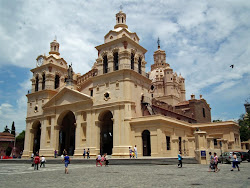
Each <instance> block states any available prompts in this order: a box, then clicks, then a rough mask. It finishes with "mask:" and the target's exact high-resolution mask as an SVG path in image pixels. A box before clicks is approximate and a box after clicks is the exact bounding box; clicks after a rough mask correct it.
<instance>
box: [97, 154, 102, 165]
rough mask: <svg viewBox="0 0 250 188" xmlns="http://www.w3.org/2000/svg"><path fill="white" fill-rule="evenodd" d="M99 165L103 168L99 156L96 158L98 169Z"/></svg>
mask: <svg viewBox="0 0 250 188" xmlns="http://www.w3.org/2000/svg"><path fill="white" fill-rule="evenodd" d="M98 163H99V164H100V165H101V166H102V163H101V155H100V154H99V155H97V157H96V167H97V166H98Z"/></svg>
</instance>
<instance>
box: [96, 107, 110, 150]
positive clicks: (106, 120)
mask: <svg viewBox="0 0 250 188" xmlns="http://www.w3.org/2000/svg"><path fill="white" fill-rule="evenodd" d="M112 118H113V115H112V113H111V112H110V111H106V112H103V113H102V114H100V117H99V121H100V122H101V124H100V153H101V154H104V153H107V154H108V155H111V154H112V149H113V121H112Z"/></svg>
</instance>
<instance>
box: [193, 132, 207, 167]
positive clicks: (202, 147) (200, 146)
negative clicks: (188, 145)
mask: <svg viewBox="0 0 250 188" xmlns="http://www.w3.org/2000/svg"><path fill="white" fill-rule="evenodd" d="M206 134H207V132H205V131H195V132H194V135H195V158H196V160H198V161H199V162H200V163H201V164H207V160H206V157H202V156H201V151H205V152H206V155H207V139H206Z"/></svg>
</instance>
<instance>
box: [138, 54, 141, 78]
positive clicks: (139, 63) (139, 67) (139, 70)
mask: <svg viewBox="0 0 250 188" xmlns="http://www.w3.org/2000/svg"><path fill="white" fill-rule="evenodd" d="M138 72H139V73H140V74H141V58H140V57H139V60H138Z"/></svg>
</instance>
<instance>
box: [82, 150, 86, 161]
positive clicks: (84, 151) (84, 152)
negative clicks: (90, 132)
mask: <svg viewBox="0 0 250 188" xmlns="http://www.w3.org/2000/svg"><path fill="white" fill-rule="evenodd" d="M82 155H83V158H84V159H85V155H86V150H85V149H83V154H82Z"/></svg>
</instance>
